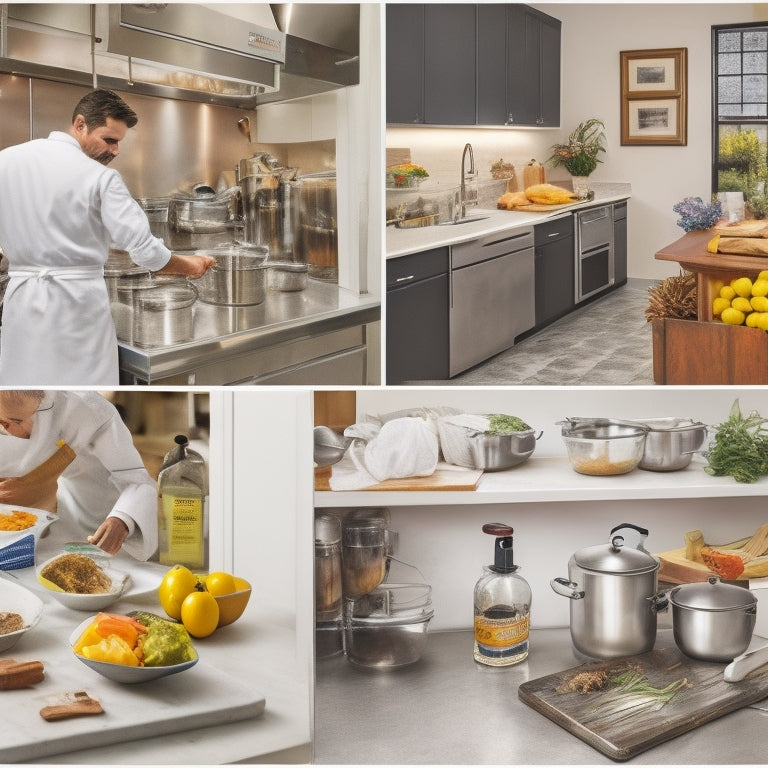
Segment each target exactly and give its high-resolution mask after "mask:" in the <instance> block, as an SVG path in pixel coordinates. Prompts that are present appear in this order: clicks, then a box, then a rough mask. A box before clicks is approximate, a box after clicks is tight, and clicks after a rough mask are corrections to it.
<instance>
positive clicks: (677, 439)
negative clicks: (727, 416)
mask: <svg viewBox="0 0 768 768" xmlns="http://www.w3.org/2000/svg"><path fill="white" fill-rule="evenodd" d="M639 423H640V424H641V425H643V426H646V427H648V434H647V436H646V439H645V449H644V451H643V458H642V459H641V460H640V463H639V465H638V466H639V467H640V469H647V470H650V471H652V472H673V471H675V470H678V469H685V467H687V466H688V465H689V464H690V463H691V459H692V458H693V454H694V453H696V451H698V450H699V449H700V448H701V446H702V445H703V444H704V441H705V440H706V439H707V426H706V425H705V424H702V423H701V422H700V421H694V420H693V419H680V418H661V419H644V420H643V421H641V422H639Z"/></svg>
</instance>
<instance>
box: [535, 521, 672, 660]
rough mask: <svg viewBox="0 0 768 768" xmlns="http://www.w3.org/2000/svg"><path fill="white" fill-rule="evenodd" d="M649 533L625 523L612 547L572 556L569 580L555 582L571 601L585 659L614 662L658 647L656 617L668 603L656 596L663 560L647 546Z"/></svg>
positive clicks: (573, 626) (601, 546) (574, 630)
mask: <svg viewBox="0 0 768 768" xmlns="http://www.w3.org/2000/svg"><path fill="white" fill-rule="evenodd" d="M647 535H648V530H647V529H645V528H641V527H639V526H637V525H633V524H631V523H622V524H621V525H618V526H616V527H615V528H613V530H612V531H611V534H610V538H609V541H608V544H599V545H597V546H593V547H586V548H585V549H581V550H579V551H578V552H576V553H574V554H573V555H572V556H571V559H570V560H569V561H568V578H567V579H565V578H556V579H553V580H552V581H551V582H550V584H551V586H552V589H554V591H555V592H557V594H559V595H562V596H563V597H567V598H569V599H570V601H571V603H570V630H571V641H572V642H573V645H574V646H575V648H576V649H577V650H578V651H580V652H581V653H583V654H584V655H585V656H591V657H595V658H600V659H612V658H618V657H620V656H629V655H632V654H636V653H645V652H646V651H649V650H651V648H653V645H654V643H655V641H656V626H657V613H658V611H659V610H661V609H662V608H665V607H666V606H667V599H666V597H665V595H664V594H663V593H659V592H657V588H658V571H659V561H658V560H657V559H656V558H655V557H654V556H653V555H651V554H650V553H649V552H648V551H646V549H645V548H644V546H643V543H644V541H645V538H646V537H647Z"/></svg>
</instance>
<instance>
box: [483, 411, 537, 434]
mask: <svg viewBox="0 0 768 768" xmlns="http://www.w3.org/2000/svg"><path fill="white" fill-rule="evenodd" d="M488 420H489V421H490V425H489V427H488V429H487V430H486V431H485V434H486V435H509V434H511V433H512V432H525V431H526V430H527V429H530V427H529V426H528V425H527V424H526V423H525V422H524V421H523V420H522V419H518V418H517V416H507V415H506V414H504V413H494V414H490V415H489V416H488Z"/></svg>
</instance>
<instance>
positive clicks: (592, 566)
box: [573, 535, 659, 573]
mask: <svg viewBox="0 0 768 768" xmlns="http://www.w3.org/2000/svg"><path fill="white" fill-rule="evenodd" d="M573 559H574V562H575V563H576V565H578V566H579V567H581V568H584V569H585V570H588V571H598V572H600V573H648V572H650V571H655V570H657V569H658V568H659V561H658V560H657V559H656V558H655V557H654V556H653V555H652V554H651V553H650V552H647V551H646V550H645V549H642V547H639V548H638V547H633V546H628V545H626V544H625V543H624V537H623V536H621V535H618V536H613V537H612V539H611V541H610V543H608V544H598V545H597V546H595V547H586V548H585V549H580V550H579V551H578V552H576V553H575V554H574V555H573Z"/></svg>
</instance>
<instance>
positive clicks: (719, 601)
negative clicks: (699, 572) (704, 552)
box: [669, 576, 757, 611]
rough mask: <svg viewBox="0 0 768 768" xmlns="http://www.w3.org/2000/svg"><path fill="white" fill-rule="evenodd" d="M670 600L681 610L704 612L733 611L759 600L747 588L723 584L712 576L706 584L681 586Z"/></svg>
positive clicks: (674, 591) (672, 592)
mask: <svg viewBox="0 0 768 768" xmlns="http://www.w3.org/2000/svg"><path fill="white" fill-rule="evenodd" d="M669 600H670V602H671V603H672V605H677V606H679V607H680V608H695V609H697V610H702V611H731V610H734V609H737V608H748V607H749V606H751V605H755V603H757V598H756V597H755V596H754V594H753V593H752V592H750V591H749V590H748V589H747V588H746V587H738V586H736V585H735V584H723V583H722V582H721V581H720V579H719V578H718V577H717V576H710V577H709V579H708V580H707V581H705V582H700V583H696V584H681V585H680V586H679V587H675V588H674V589H673V590H672V591H671V592H670V593H669Z"/></svg>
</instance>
